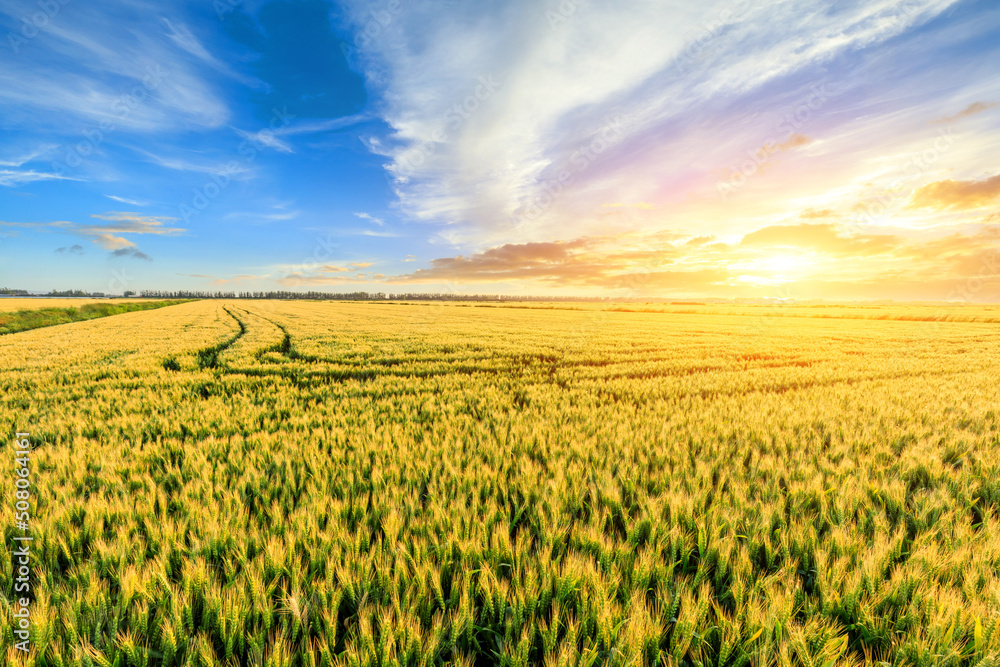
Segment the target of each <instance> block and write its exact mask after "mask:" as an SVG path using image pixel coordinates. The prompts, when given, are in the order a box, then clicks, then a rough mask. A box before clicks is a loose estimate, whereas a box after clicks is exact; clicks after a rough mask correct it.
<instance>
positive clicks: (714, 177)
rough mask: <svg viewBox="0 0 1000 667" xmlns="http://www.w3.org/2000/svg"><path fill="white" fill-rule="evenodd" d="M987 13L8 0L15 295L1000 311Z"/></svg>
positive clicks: (860, 5) (5, 211) (994, 40)
mask: <svg viewBox="0 0 1000 667" xmlns="http://www.w3.org/2000/svg"><path fill="white" fill-rule="evenodd" d="M998 51H1000V9H998V8H997V6H996V5H995V3H991V2H986V1H985V0H979V1H976V0H967V1H959V0H894V1H888V0H866V1H865V2H860V1H857V2H838V3H830V2H819V1H816V0H794V1H793V0H781V1H773V2H764V3H759V2H750V1H749V0H725V1H715V0H708V1H706V2H699V3H688V2H664V1H662V0H656V1H654V0H648V1H641V0H626V1H622V2H610V1H600V0H552V1H548V0H542V1H539V0H530V1H529V0H523V1H518V0H507V1H494V2H448V3H442V2H428V1H421V0H410V1H402V0H377V1H374V2H360V1H349V2H339V3H331V2H323V1H321V0H291V1H285V0H281V1H272V2H249V1H248V2H239V1H238V0H215V1H213V2H208V1H205V2H198V3H194V2H190V3H185V2H159V3H153V2H144V1H142V0H108V1H107V2H102V3H100V4H98V5H95V4H93V3H84V2H80V1H79V0H33V1H24V2H21V1H19V0H18V1H12V0H0V263H2V266H3V268H2V269H0V284H2V285H7V286H10V287H19V288H27V289H32V290H48V289H53V288H56V289H66V288H83V289H89V290H97V291H105V292H121V291H123V290H124V289H133V290H136V289H143V288H160V289H171V288H174V289H176V288H191V289H211V290H214V289H225V290H271V289H292V290H307V289H319V290H328V291H354V290H368V291H388V292H397V291H434V292H441V291H453V292H503V293H516V294H525V293H527V294H600V295H619V296H641V295H664V296H678V297H681V296H683V297H687V296H771V297H780V298H786V297H790V298H816V297H821V298H850V299H857V298H897V299H928V300H930V299H934V300H938V299H949V300H966V301H984V300H997V299H1000V267H998V262H997V252H998V248H1000V232H998V229H1000V213H998V211H1000V205H998V197H1000V164H998V163H997V161H996V158H995V156H996V155H997V154H1000V152H998V149H1000V145H998V144H1000V141H998V140H1000V106H998V103H1000V74H998V73H997V68H996V63H997V62H1000V58H998V56H1000V53H998Z"/></svg>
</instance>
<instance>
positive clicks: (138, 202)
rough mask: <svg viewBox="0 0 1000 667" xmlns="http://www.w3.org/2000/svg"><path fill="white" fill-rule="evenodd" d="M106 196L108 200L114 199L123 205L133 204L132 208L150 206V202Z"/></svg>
mask: <svg viewBox="0 0 1000 667" xmlns="http://www.w3.org/2000/svg"><path fill="white" fill-rule="evenodd" d="M104 196H105V197H107V198H108V199H114V200H115V201H117V202H121V203H123V204H131V205H132V206H149V202H144V201H136V200H134V199H126V198H125V197H119V196H117V195H104Z"/></svg>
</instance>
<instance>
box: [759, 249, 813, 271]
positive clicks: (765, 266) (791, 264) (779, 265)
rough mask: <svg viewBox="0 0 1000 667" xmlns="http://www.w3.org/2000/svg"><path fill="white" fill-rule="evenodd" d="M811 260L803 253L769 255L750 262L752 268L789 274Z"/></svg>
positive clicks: (803, 266) (806, 264)
mask: <svg viewBox="0 0 1000 667" xmlns="http://www.w3.org/2000/svg"><path fill="white" fill-rule="evenodd" d="M811 264H812V260H811V259H810V258H808V257H806V256H805V255H787V254H782V255H770V256H768V257H762V258H761V259H758V260H754V261H753V262H752V265H753V268H755V269H757V270H758V271H767V272H769V273H776V274H782V275H784V274H789V273H795V272H798V271H800V270H801V269H803V268H805V267H807V266H810V265H811Z"/></svg>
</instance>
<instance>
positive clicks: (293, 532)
mask: <svg viewBox="0 0 1000 667" xmlns="http://www.w3.org/2000/svg"><path fill="white" fill-rule="evenodd" d="M642 310H647V311H651V312H636V311H642ZM630 311H631V312H630ZM652 311H655V312H652ZM845 313H846V314H845ZM915 313H916V315H915ZM921 314H922V315H921ZM841 315H842V316H841ZM923 315H925V316H923ZM998 315H1000V311H997V310H996V309H985V308H980V309H962V308H958V307H955V308H951V309H949V308H944V307H937V308H936V309H932V308H929V307H928V308H924V309H919V308H915V307H905V308H904V307H884V308H869V309H866V310H864V311H861V310H852V309H849V308H842V309H840V310H837V309H833V310H830V309H795V310H787V309H786V310H782V309H781V308H778V307H774V308H750V307H746V306H739V307H737V306H732V307H724V306H706V307H700V306H695V307H686V306H672V307H670V306H663V307H661V306H656V307H653V306H651V307H649V308H645V309H643V308H638V307H631V306H620V307H613V306H607V305H600V306H580V307H562V306H558V307H557V306H554V305H552V304H533V305H532V306H531V307H509V306H498V305H491V306H490V307H482V306H476V305H471V304H459V305H456V304H414V303H328V302H293V301H289V302H271V301H198V302H190V303H184V304H181V305H175V306H170V307H167V308H161V309H159V310H152V311H144V312H133V313H126V314H122V315H116V316H113V317H107V318H103V319H98V320H91V321H85V322H76V323H72V324H65V325H61V326H55V327H48V328H43V329H36V330H32V331H27V332H22V333H17V334H10V335H6V336H2V337H0V382H2V386H3V392H2V400H3V407H4V409H3V411H2V413H0V415H2V420H3V422H4V428H5V429H6V431H7V432H9V433H11V434H13V433H14V432H15V431H29V432H30V433H31V440H32V447H33V448H34V451H33V452H32V457H33V458H32V462H31V475H32V477H31V479H32V493H33V503H34V504H33V506H32V508H31V512H32V522H33V523H32V526H31V534H32V535H33V536H34V542H33V546H32V551H33V556H34V562H33V570H32V577H33V587H32V590H33V592H34V602H33V603H32V641H33V643H32V649H31V652H30V653H29V654H28V656H27V660H26V661H25V660H24V659H22V657H21V655H20V652H18V651H17V650H16V649H15V648H14V646H13V643H14V639H13V636H12V633H11V630H10V628H11V627H12V625H13V619H12V617H11V614H12V611H11V603H10V599H11V598H12V597H13V595H14V594H13V592H12V591H13V585H14V584H13V582H14V576H15V575H14V566H13V556H12V555H11V553H10V551H11V546H10V545H11V544H13V543H12V541H11V539H12V536H13V535H14V534H15V529H14V526H13V523H12V519H11V514H12V510H11V511H6V510H5V513H4V516H5V520H4V527H5V539H4V548H5V550H7V554H5V557H4V558H3V561H2V563H0V565H2V568H0V570H2V571H0V590H3V591H4V598H3V599H2V600H0V616H2V617H3V628H4V629H3V634H2V635H0V661H4V663H5V664H11V665H13V664H15V663H17V664H20V663H22V662H26V664H32V665H59V666H69V665H73V666H80V667H83V666H87V667H89V666H92V665H94V666H104V667H108V666H113V667H129V666H136V667H138V666H143V667H145V666H159V665H178V666H179V665H205V666H210V665H259V666H268V667H271V666H273V667H315V666H320V665H322V666H330V665H338V666H342V667H367V666H374V665H378V666H386V667H388V666H390V665H392V666H401V667H402V666H407V667H409V666H412V667H418V666H419V667H430V666H432V665H443V664H454V665H462V666H467V667H472V666H473V665H475V666H476V667H483V666H487V665H504V666H510V667H515V666H517V667H522V666H525V665H545V666H546V667H569V666H572V667H594V666H596V665H616V666H617V665H622V666H624V665H659V666H663V665H678V666H679V665H735V666H739V667H742V666H746V665H753V666H756V665H810V666H812V665H815V666H819V667H828V666H829V667H833V666H835V665H861V664H868V665H884V664H887V665H996V664H998V662H1000V628H998V624H1000V623H998V619H1000V530H998V528H1000V523H998V509H1000V430H998V426H1000V419H998V414H1000V387H998V382H997V375H998V374H997V370H998V367H1000V337H998V335H997V326H996V318H997V316H998ZM8 453H9V452H8ZM17 534H19V533H17Z"/></svg>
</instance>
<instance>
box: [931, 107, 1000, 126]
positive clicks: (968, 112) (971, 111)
mask: <svg viewBox="0 0 1000 667" xmlns="http://www.w3.org/2000/svg"><path fill="white" fill-rule="evenodd" d="M995 106H997V103H996V102H973V103H972V104H970V105H969V106H967V107H965V108H964V109H962V110H961V111H959V112H958V113H957V114H955V115H954V116H945V117H944V118H938V119H936V120H934V121H932V122H934V123H954V122H955V121H956V120H961V119H963V118H968V117H969V116H975V115H976V114H979V113H982V112H984V111H987V110H988V109H992V108H993V107H995Z"/></svg>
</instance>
